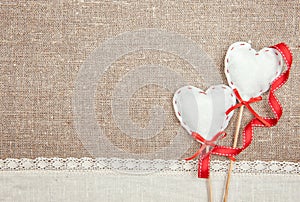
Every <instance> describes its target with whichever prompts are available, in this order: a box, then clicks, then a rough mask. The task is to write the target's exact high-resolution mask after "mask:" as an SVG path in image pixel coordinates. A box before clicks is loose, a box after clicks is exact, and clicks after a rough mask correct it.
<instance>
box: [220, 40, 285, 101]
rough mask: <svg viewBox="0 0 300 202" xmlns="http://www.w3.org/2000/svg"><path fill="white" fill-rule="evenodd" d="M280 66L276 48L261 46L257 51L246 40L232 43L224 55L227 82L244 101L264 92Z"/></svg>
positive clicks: (279, 57) (279, 55)
mask: <svg viewBox="0 0 300 202" xmlns="http://www.w3.org/2000/svg"><path fill="white" fill-rule="evenodd" d="M282 66H283V62H282V56H281V54H280V53H279V52H278V51H277V50H276V49H274V48H263V49H262V50H260V51H258V52H257V51H256V50H254V49H252V48H251V45H250V44H249V43H246V42H236V43H234V44H232V45H231V46H230V47H229V49H228V51H227V54H226V57H225V74H226V77H227V81H228V84H229V86H230V87H232V88H233V89H234V88H236V89H237V90H238V92H239V93H240V95H241V97H242V98H243V100H245V101H248V100H249V99H250V98H252V97H257V96H259V95H261V94H262V93H264V92H266V91H267V90H268V89H269V88H270V85H271V83H272V81H273V80H274V79H275V78H276V77H278V76H279V74H280V73H281V70H282Z"/></svg>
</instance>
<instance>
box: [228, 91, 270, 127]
mask: <svg viewBox="0 0 300 202" xmlns="http://www.w3.org/2000/svg"><path fill="white" fill-rule="evenodd" d="M233 92H234V94H235V95H236V98H237V99H238V101H239V103H238V104H236V105H234V106H232V107H230V108H229V109H228V110H227V111H226V115H228V114H229V113H230V112H231V111H232V110H234V109H236V108H238V107H240V106H242V105H245V107H247V108H248V110H249V111H250V112H251V113H252V114H253V115H254V116H255V117H256V118H257V119H258V120H260V121H261V122H262V123H263V124H265V125H266V126H268V127H270V126H271V125H270V124H269V123H268V122H266V121H265V120H264V119H263V118H262V117H261V116H259V115H258V114H257V113H256V112H255V111H254V109H253V108H252V107H251V106H250V104H251V103H253V102H258V101H261V100H262V97H261V96H259V97H254V98H250V100H248V101H245V100H243V99H242V97H241V95H240V94H239V92H238V90H237V89H233Z"/></svg>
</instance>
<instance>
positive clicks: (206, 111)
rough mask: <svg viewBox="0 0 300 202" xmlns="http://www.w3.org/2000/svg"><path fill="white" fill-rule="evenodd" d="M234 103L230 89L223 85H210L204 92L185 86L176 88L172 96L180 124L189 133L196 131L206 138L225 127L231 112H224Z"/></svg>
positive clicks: (210, 137)
mask: <svg viewBox="0 0 300 202" xmlns="http://www.w3.org/2000/svg"><path fill="white" fill-rule="evenodd" d="M235 103H236V97H235V95H234V93H233V92H232V89H231V88H229V87H228V86H225V85H217V86H212V87H210V88H209V89H208V90H207V91H206V92H204V91H203V90H201V89H199V88H196V87H193V86H185V87H182V88H180V89H178V90H177V91H176V93H175V95H174V98H173V106H174V109H175V113H176V116H177V118H178V119H179V121H180V123H181V125H182V126H183V127H184V128H185V129H186V130H187V131H188V132H189V133H190V134H192V132H196V133H198V134H200V135H201V136H202V137H203V138H204V139H206V140H211V139H212V138H213V137H214V136H215V135H216V134H217V133H218V132H220V131H223V130H224V129H225V128H226V127H227V125H228V123H229V120H230V118H231V117H232V115H233V112H231V113H230V114H228V115H227V116H226V114H225V112H226V111H227V110H228V109H229V108H230V107H232V106H233V105H235Z"/></svg>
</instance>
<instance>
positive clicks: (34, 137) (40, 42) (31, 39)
mask: <svg viewBox="0 0 300 202" xmlns="http://www.w3.org/2000/svg"><path fill="white" fill-rule="evenodd" d="M299 10H300V4H299V1H284V2H283V1H280V2H274V1H271V0H268V1H257V0H256V1H248V2H247V1H226V0H221V1H209V0H207V1H201V2H198V1H181V2H177V1H150V2H149V1H146V2H142V1H105V2H102V1H83V0H82V1H1V2H0V19H1V20H0V27H1V30H0V65H1V66H0V67H1V68H0V157H1V158H8V157H10V158H23V157H27V158H35V157H39V156H44V157H56V156H58V157H70V156H74V157H83V156H90V154H89V153H88V152H87V151H86V150H85V148H84V146H83V145H82V143H81V141H80V139H79V138H78V136H77V135H76V131H75V130H74V123H73V120H74V117H73V112H72V97H73V93H74V85H75V84H74V81H75V79H76V76H77V73H78V71H79V68H80V66H81V65H82V63H83V62H84V61H85V59H86V58H87V57H88V55H90V54H91V52H92V51H93V50H94V49H95V48H97V47H98V46H99V45H100V44H101V43H102V42H104V41H105V40H106V39H108V38H111V37H114V36H116V35H118V34H120V33H123V32H125V31H132V30H138V29H141V28H156V29H163V30H167V31H171V32H175V33H178V34H181V35H183V36H185V37H186V38H190V39H192V40H193V41H195V42H196V43H197V44H199V45H200V46H201V47H202V48H203V50H204V51H206V52H207V54H208V55H210V57H211V58H212V60H213V61H214V62H215V64H216V65H217V66H218V69H219V72H215V71H212V72H211V74H222V77H223V82H224V83H226V79H225V76H224V74H223V69H224V65H223V60H224V56H225V53H226V50H227V48H228V46H229V45H230V44H231V43H233V42H236V41H248V40H251V41H252V44H253V46H254V48H256V49H260V48H262V47H264V46H269V45H273V44H276V43H279V42H281V41H284V42H286V43H287V44H288V45H289V46H290V47H291V50H292V51H293V53H294V63H293V69H292V72H291V75H290V79H289V81H288V83H287V84H286V85H285V86H284V87H282V88H281V89H280V90H279V91H278V92H277V95H278V98H279V100H280V101H281V103H282V105H283V108H284V114H283V116H282V119H281V120H280V122H279V123H278V125H277V126H275V127H273V128H269V129H266V128H256V129H255V135H254V140H253V143H252V145H251V146H250V147H249V148H248V149H247V150H246V151H245V152H244V153H242V154H241V155H240V156H239V159H241V160H266V161H269V160H278V161H294V162H297V161H299V159H300V153H299V152H298V151H299V148H300V136H299V135H300V134H299V121H300V120H299V117H300V114H299V112H300V110H299V107H300V105H299V97H300V91H299V88H300V82H299V76H300V72H299V69H298V68H296V67H297V66H298V65H299V62H300V60H299V53H300V42H299ZM157 62H158V63H160V64H161V65H165V66H168V67H169V68H170V69H173V70H174V71H177V72H179V73H181V74H182V75H184V77H185V78H186V79H187V80H188V81H189V82H190V84H191V85H195V86H198V87H201V81H202V79H205V78H199V77H197V75H196V74H195V72H194V71H193V68H192V67H191V65H190V64H189V63H187V62H186V61H184V60H182V59H181V58H179V57H177V56H175V55H172V54H170V53H166V52H160V51H155V50H144V51H139V52H133V53H130V54H127V55H126V56H124V57H122V58H119V59H118V60H117V61H116V62H115V63H114V64H112V65H111V67H110V68H109V69H108V71H106V72H105V74H103V77H102V78H99V83H98V89H97V94H96V101H95V106H96V110H97V120H98V121H99V125H100V126H101V127H103V128H104V129H105V133H106V134H107V137H108V138H109V139H110V140H111V142H113V144H115V145H117V146H118V147H120V148H122V149H124V150H126V151H129V152H133V153H139V152H149V151H155V150H156V149H158V148H160V147H164V146H166V145H168V144H169V142H170V141H171V140H172V138H173V137H174V133H175V129H174V127H178V125H179V123H178V121H177V119H176V117H175V115H174V112H173V109H172V103H171V99H172V93H170V92H169V91H168V90H166V89H162V88H159V87H158V86H155V85H147V86H144V87H143V88H141V89H140V90H139V91H137V92H136V93H135V94H134V95H133V97H132V98H131V102H130V110H129V111H130V116H131V119H132V121H133V122H136V123H137V124H139V125H140V126H141V127H145V126H146V125H147V123H148V121H149V110H148V109H149V108H150V107H151V105H152V104H153V103H154V104H159V105H161V106H163V108H164V110H165V111H166V115H167V116H166V119H165V127H164V129H163V130H162V131H161V133H160V134H157V135H156V136H155V137H153V138H151V139H148V140H133V139H132V138H129V137H128V136H126V135H124V134H123V133H122V132H120V130H119V129H118V127H117V126H116V125H115V123H114V120H113V118H112V112H111V96H112V92H113V89H114V87H115V85H116V83H117V82H118V81H119V79H120V78H122V77H123V76H124V75H125V74H126V73H127V72H128V71H129V70H131V69H133V68H135V67H137V66H139V65H143V64H152V63H157ZM145 79H146V78H145ZM83 99H84V98H83ZM265 99H266V96H265ZM255 107H256V109H257V110H258V111H259V113H261V114H270V110H269V109H268V106H267V102H266V100H264V102H262V103H260V104H257V105H255ZM236 114H237V113H236ZM236 114H235V116H234V118H233V119H232V121H231V124H230V125H229V127H228V129H227V132H228V134H232V133H233V131H234V126H235V124H234V123H235V120H236ZM250 118H251V114H249V113H247V112H246V113H245V115H244V119H243V124H244V125H245V123H246V122H247V121H249V120H250ZM124 121H125V120H124ZM222 144H227V145H230V144H232V138H231V137H230V136H229V137H228V138H226V139H225V140H223V141H222ZM196 148H197V144H195V145H194V147H193V148H191V149H190V150H189V152H187V153H190V152H193V151H195V149H196ZM187 155H188V154H187ZM222 159H224V158H222Z"/></svg>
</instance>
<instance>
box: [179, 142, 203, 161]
mask: <svg viewBox="0 0 300 202" xmlns="http://www.w3.org/2000/svg"><path fill="white" fill-rule="evenodd" d="M207 146H208V145H206V144H202V145H201V147H200V149H199V150H198V151H197V152H196V153H195V154H193V156H191V157H188V158H185V160H186V161H189V160H192V159H194V158H196V157H197V156H199V155H200V154H201V153H202V152H203V151H204V149H205V148H206V147H207Z"/></svg>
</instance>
